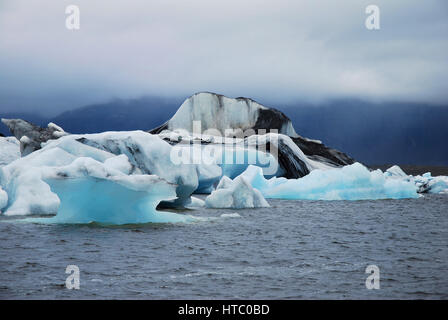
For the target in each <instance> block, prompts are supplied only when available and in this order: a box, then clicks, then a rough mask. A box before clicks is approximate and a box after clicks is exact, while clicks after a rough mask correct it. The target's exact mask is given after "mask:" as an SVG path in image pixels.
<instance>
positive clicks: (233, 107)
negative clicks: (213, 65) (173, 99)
mask: <svg viewBox="0 0 448 320" xmlns="http://www.w3.org/2000/svg"><path fill="white" fill-rule="evenodd" d="M194 122H197V123H199V126H200V128H199V131H200V132H199V133H200V134H210V132H216V131H219V132H220V134H219V136H224V137H225V136H227V135H226V130H231V131H233V132H240V133H242V134H243V132H244V135H246V136H249V135H254V134H257V133H258V134H260V135H262V134H264V133H267V132H268V131H270V130H276V133H278V134H280V135H284V136H287V137H289V138H290V140H291V141H292V143H293V144H295V145H296V146H297V147H298V148H300V149H301V150H302V152H303V153H304V154H305V155H306V156H308V157H309V158H310V159H312V160H314V161H316V162H321V163H324V164H327V165H331V166H344V165H349V164H353V163H354V162H355V160H354V159H352V158H351V157H349V156H348V155H346V154H345V153H343V152H341V151H338V150H336V149H332V148H329V147H327V146H325V145H324V144H323V143H322V142H321V141H318V140H313V139H308V138H304V137H302V136H300V135H298V134H297V133H296V131H295V130H294V127H293V125H292V122H291V120H290V119H289V118H288V117H287V116H286V115H285V114H283V113H282V112H281V111H279V110H277V109H274V108H269V107H266V106H263V105H261V104H259V103H257V102H256V101H254V100H252V99H250V98H244V97H239V98H235V99H233V98H229V97H226V96H223V95H220V94H216V93H211V92H199V93H196V94H194V95H192V96H191V97H189V98H187V99H186V100H185V101H184V103H183V104H182V105H181V106H180V107H179V109H178V110H177V112H176V113H175V114H174V116H173V117H172V118H171V119H170V120H168V121H167V122H166V123H164V124H163V125H161V126H159V127H157V128H155V129H152V130H149V132H150V133H153V134H163V133H164V132H176V131H181V132H187V133H194V132H195V131H197V130H196V129H198V128H195V125H194ZM263 131H264V133H262V132H263ZM271 133H274V132H271ZM180 136H185V134H181V135H180ZM176 140H177V139H176ZM176 140H175V139H173V140H172V141H171V142H172V143H174V144H175V143H177V142H179V141H176ZM204 142H206V141H204ZM214 143H219V141H215V142H214ZM221 143H223V142H221ZM290 172H291V173H292V174H294V173H293V171H290ZM299 174H300V173H299ZM305 174H306V173H305ZM290 178H298V177H293V176H291V177H290Z"/></svg>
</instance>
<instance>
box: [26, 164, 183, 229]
mask: <svg viewBox="0 0 448 320" xmlns="http://www.w3.org/2000/svg"><path fill="white" fill-rule="evenodd" d="M45 181H46V182H47V183H48V184H49V186H50V188H51V190H52V192H54V193H56V194H57V196H58V198H59V199H60V206H59V208H58V211H57V215H56V216H55V217H52V218H41V219H32V220H30V221H34V222H44V223H77V224H79V223H90V222H98V223H103V224H136V223H148V222H152V223H167V222H170V223H175V222H187V221H189V220H191V218H190V217H189V216H186V215H181V214H175V213H171V212H158V211H156V207H157V205H158V204H159V203H160V201H162V200H167V199H170V198H171V199H174V198H176V186H175V185H173V184H170V183H168V182H166V181H164V180H163V179H160V178H159V177H157V176H154V175H125V174H120V173H119V172H118V171H117V172H114V170H113V169H110V168H108V167H107V166H105V165H103V164H101V163H100V162H98V161H96V160H93V159H91V158H78V159H76V160H75V161H74V162H73V163H72V164H70V165H69V166H66V167H60V168H58V169H57V170H54V171H53V172H52V174H51V175H47V176H46V177H45Z"/></svg>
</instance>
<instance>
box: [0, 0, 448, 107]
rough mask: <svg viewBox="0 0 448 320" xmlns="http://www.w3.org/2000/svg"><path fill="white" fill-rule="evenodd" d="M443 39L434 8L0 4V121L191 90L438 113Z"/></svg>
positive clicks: (17, 0)
mask: <svg viewBox="0 0 448 320" xmlns="http://www.w3.org/2000/svg"><path fill="white" fill-rule="evenodd" d="M70 4H75V5H78V6H79V8H80V12H81V21H80V22H81V24H80V26H81V28H80V30H77V31H70V30H67V29H66V27H65V20H66V16H67V15H66V14H65V8H66V6H67V5H70ZM369 4H376V5H378V6H379V8H380V10H381V21H380V23H381V29H380V30H375V31H369V30H367V29H366V27H365V19H366V18H367V14H366V13H365V9H366V7H367V5H369ZM447 39H448V1H446V0H425V1H423V0H393V1H391V0H369V1H364V0H339V1H335V0H301V1H297V0H296V1H292V0H290V1H282V0H257V1H255V0H254V1H248V0H226V1H211V0H200V1H196V0H188V1H181V0H178V1H172V0H160V1H159V0H114V1H110V0H94V1H92V0H70V1H63V0H0V113H1V112H8V111H39V112H51V113H57V112H60V111H63V110H66V109H69V108H73V107H78V106H82V105H85V104H89V103H96V102H103V101H107V100H110V99H113V98H131V97H139V96H143V95H157V96H168V97H169V96H177V97H178V96H189V95H191V94H193V93H195V92H198V91H214V92H218V93H223V94H226V95H229V96H248V97H252V98H255V99H258V100H263V101H273V102H274V101H275V102H282V103H287V102H292V101H300V100H306V101H311V102H320V101H323V100H326V99H333V98H341V97H344V98H345V97H355V98H361V99H367V100H374V101H390V100H394V101H418V102H431V103H444V104H446V103H448V90H447V89H448V59H447V58H448V54H447V53H448V40H447Z"/></svg>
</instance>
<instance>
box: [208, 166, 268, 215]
mask: <svg viewBox="0 0 448 320" xmlns="http://www.w3.org/2000/svg"><path fill="white" fill-rule="evenodd" d="M260 170H261V168H260ZM205 205H206V207H208V208H233V209H243V208H261V207H269V203H268V202H267V201H266V199H265V198H264V197H263V195H262V194H261V192H260V191H258V190H257V189H254V188H253V187H252V186H251V184H250V183H249V182H248V181H247V180H246V179H245V178H244V177H243V176H239V177H237V178H235V179H234V180H231V179H230V178H229V177H227V176H223V177H222V179H221V181H220V182H219V184H218V187H217V188H216V190H215V191H213V192H212V193H211V194H210V195H209V196H208V197H207V198H206V199H205Z"/></svg>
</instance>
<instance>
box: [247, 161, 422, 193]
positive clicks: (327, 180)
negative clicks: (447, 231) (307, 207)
mask: <svg viewBox="0 0 448 320" xmlns="http://www.w3.org/2000/svg"><path fill="white" fill-rule="evenodd" d="M241 176H242V177H244V178H245V179H246V181H248V182H249V183H250V184H251V185H252V186H253V187H254V188H256V189H258V190H260V191H261V193H262V194H263V196H264V197H265V198H271V199H273V198H275V199H290V200H375V199H402V198H418V194H417V187H416V186H415V184H414V183H412V182H410V181H405V180H401V179H388V178H387V177H386V176H385V175H384V174H383V172H381V170H375V171H369V170H368V169H367V168H366V167H364V166H363V165H361V164H360V163H354V164H352V165H349V166H345V167H342V168H334V169H328V170H321V169H316V170H313V171H312V172H311V173H310V174H308V175H307V176H305V177H303V178H300V179H286V178H271V179H269V180H267V179H265V178H264V176H263V174H262V171H261V170H260V169H259V168H257V167H254V166H251V167H249V168H248V169H247V170H246V171H245V172H244V173H243V174H242V175H241Z"/></svg>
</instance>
